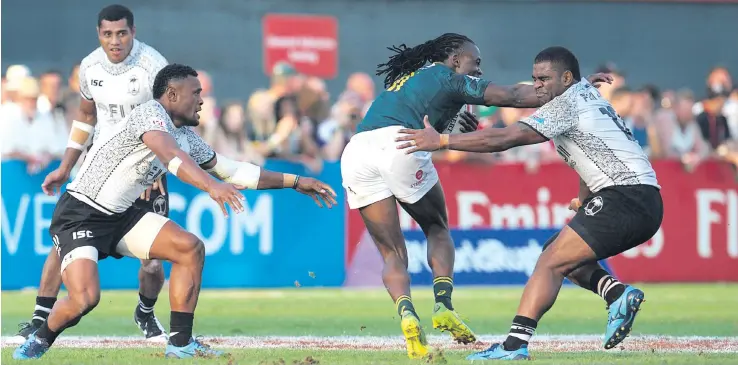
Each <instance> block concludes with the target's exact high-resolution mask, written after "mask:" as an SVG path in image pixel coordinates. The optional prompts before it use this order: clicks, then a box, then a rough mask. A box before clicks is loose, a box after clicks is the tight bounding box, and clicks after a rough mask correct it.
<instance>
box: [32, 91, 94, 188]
mask: <svg viewBox="0 0 738 365" xmlns="http://www.w3.org/2000/svg"><path fill="white" fill-rule="evenodd" d="M96 123H97V118H96V108H95V102H94V101H92V100H87V99H86V98H85V97H83V98H82V100H81V101H80V103H79V112H78V114H77V119H75V120H74V121H73V122H72V130H71V131H70V132H69V140H68V141H67V149H66V150H65V151H64V156H63V157H62V161H61V164H60V165H59V168H57V169H56V170H54V171H52V172H51V173H49V175H47V176H46V178H45V179H44V182H43V184H41V189H42V190H43V191H44V193H46V194H48V195H53V194H55V193H56V191H57V190H59V189H60V188H61V186H62V185H64V183H66V182H67V180H69V174H70V173H71V172H72V168H74V165H76V164H77V161H78V160H79V157H80V156H81V155H82V151H84V149H85V148H87V146H88V144H89V141H90V140H91V139H92V134H93V133H94V131H95V124H96Z"/></svg>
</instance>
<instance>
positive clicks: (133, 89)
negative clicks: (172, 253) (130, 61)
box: [128, 75, 141, 95]
mask: <svg viewBox="0 0 738 365" xmlns="http://www.w3.org/2000/svg"><path fill="white" fill-rule="evenodd" d="M139 91H141V83H140V82H139V81H138V78H137V77H136V76H135V75H134V76H132V77H131V79H130V80H129V81H128V93H129V94H131V95H138V92H139Z"/></svg>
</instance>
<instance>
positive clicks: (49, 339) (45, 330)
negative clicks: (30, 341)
mask: <svg viewBox="0 0 738 365" xmlns="http://www.w3.org/2000/svg"><path fill="white" fill-rule="evenodd" d="M77 322H79V320H78V321H77ZM70 327H71V326H70ZM59 333H61V331H59V332H54V331H52V330H51V329H49V324H48V323H47V322H46V321H44V323H42V324H41V328H39V329H38V331H36V338H38V339H43V340H45V341H46V343H48V344H49V346H51V345H52V344H53V343H54V341H56V338H57V337H58V336H59Z"/></svg>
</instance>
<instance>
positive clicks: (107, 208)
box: [67, 100, 215, 214]
mask: <svg viewBox="0 0 738 365" xmlns="http://www.w3.org/2000/svg"><path fill="white" fill-rule="evenodd" d="M111 128H113V129H111V131H110V132H109V133H107V132H106V133H105V134H104V135H103V136H101V137H100V140H99V141H97V142H96V143H95V144H93V146H92V148H91V149H90V151H89V152H88V154H87V158H85V161H84V163H83V164H82V167H81V168H80V171H79V173H78V174H77V176H76V177H75V178H74V181H72V182H71V183H69V185H68V186H67V191H69V192H70V194H72V195H73V196H74V197H76V198H77V199H79V200H81V201H83V202H85V203H87V204H89V205H90V206H92V207H93V208H96V209H97V210H99V211H101V212H103V213H106V214H113V213H122V212H124V211H126V209H128V208H130V207H131V206H132V205H133V203H134V202H135V201H136V199H138V197H139V196H140V195H141V193H143V192H144V191H145V190H146V188H148V187H150V186H151V185H153V183H154V181H155V180H156V179H157V178H159V176H161V175H162V174H164V173H166V172H167V170H166V168H165V166H164V164H163V163H162V162H161V161H160V160H159V159H158V158H156V155H154V152H152V151H151V149H149V148H148V147H147V146H146V145H145V144H144V143H143V141H142V137H143V135H144V133H146V132H149V131H162V132H167V133H170V134H172V136H174V138H175V140H176V141H177V145H179V147H180V148H181V149H182V150H183V151H185V152H187V153H188V154H189V155H190V156H191V157H192V159H193V160H195V162H196V163H198V164H204V163H206V162H208V161H210V160H212V159H213V158H214V157H215V152H214V151H213V150H212V148H210V146H208V144H207V143H205V141H203V140H202V138H200V136H198V135H197V134H196V133H195V132H193V131H192V130H191V129H190V128H189V127H180V128H177V127H176V126H175V125H174V123H172V119H171V118H170V117H169V114H167V112H166V110H165V109H164V107H163V106H162V105H161V104H160V103H159V102H158V101H156V100H151V101H148V102H146V103H144V104H141V105H140V106H138V107H137V108H135V109H134V110H133V111H132V112H131V113H130V114H129V115H128V116H127V117H126V119H124V121H123V123H119V124H118V125H116V126H114V127H111Z"/></svg>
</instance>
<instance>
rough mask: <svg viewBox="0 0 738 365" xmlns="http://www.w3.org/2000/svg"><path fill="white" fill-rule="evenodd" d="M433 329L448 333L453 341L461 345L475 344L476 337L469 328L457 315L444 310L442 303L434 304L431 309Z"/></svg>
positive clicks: (446, 309)
mask: <svg viewBox="0 0 738 365" xmlns="http://www.w3.org/2000/svg"><path fill="white" fill-rule="evenodd" d="M432 320H433V328H435V329H437V330H441V331H448V332H450V333H451V337H452V338H453V339H454V341H456V342H458V343H462V344H465V345H466V344H470V343H474V342H477V336H476V335H474V332H472V330H471V328H469V326H467V325H466V323H464V321H462V320H461V317H459V315H458V314H457V313H456V312H455V311H453V310H451V309H448V308H446V306H445V305H443V303H436V305H435V307H433V317H432Z"/></svg>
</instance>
